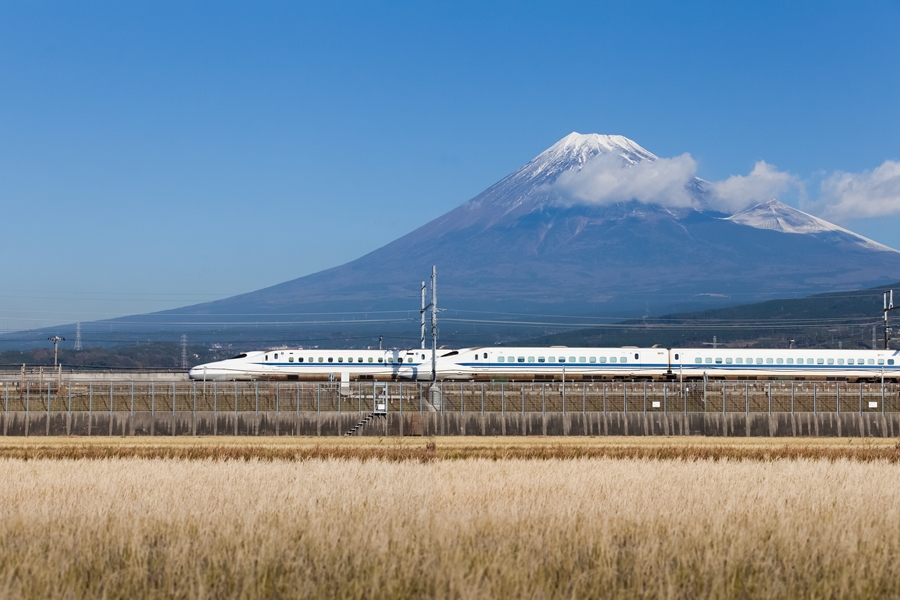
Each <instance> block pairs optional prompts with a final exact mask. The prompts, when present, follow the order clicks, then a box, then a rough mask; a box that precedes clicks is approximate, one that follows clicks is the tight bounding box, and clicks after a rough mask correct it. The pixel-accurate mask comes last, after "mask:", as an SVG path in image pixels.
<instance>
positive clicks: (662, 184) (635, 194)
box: [551, 154, 697, 207]
mask: <svg viewBox="0 0 900 600" xmlns="http://www.w3.org/2000/svg"><path fill="white" fill-rule="evenodd" d="M696 172H697V163H696V162H695V161H694V159H693V158H691V155H690V154H682V155H681V156H676V157H675V158H660V159H657V160H653V161H650V160H644V161H641V162H639V163H636V164H633V165H632V164H629V163H627V162H626V161H624V160H622V159H621V158H620V157H618V156H614V155H603V156H600V157H598V158H595V159H594V160H592V161H590V162H588V163H587V164H586V165H585V166H584V167H583V168H582V169H581V170H580V171H566V172H564V173H563V174H561V175H560V176H559V178H557V180H556V181H555V182H554V183H553V184H552V186H551V187H552V188H554V189H555V190H556V191H558V192H561V193H562V194H563V196H564V197H565V199H566V201H567V202H571V203H573V204H611V203H613V202H620V201H626V200H637V201H638V202H643V203H646V204H660V205H662V206H678V207H687V206H693V205H695V204H696V199H695V198H693V197H692V196H691V194H690V193H689V192H688V189H687V185H688V183H690V181H691V180H692V179H693V177H694V174H695V173H696Z"/></svg>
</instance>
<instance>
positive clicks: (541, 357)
mask: <svg viewBox="0 0 900 600" xmlns="http://www.w3.org/2000/svg"><path fill="white" fill-rule="evenodd" d="M538 362H547V359H546V358H544V357H543V356H538Z"/></svg>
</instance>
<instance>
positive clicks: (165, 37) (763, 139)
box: [0, 0, 900, 331]
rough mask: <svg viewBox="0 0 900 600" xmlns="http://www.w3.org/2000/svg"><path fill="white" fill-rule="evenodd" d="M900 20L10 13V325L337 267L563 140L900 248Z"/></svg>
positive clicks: (27, 9) (527, 10) (365, 9)
mask: <svg viewBox="0 0 900 600" xmlns="http://www.w3.org/2000/svg"><path fill="white" fill-rule="evenodd" d="M898 23H900V4H898V3H897V2H896V1H883V2H855V3H846V2H821V1H816V2H792V3H784V2H721V1H718V2H691V3H673V2H546V3H529V2H521V1H519V2H491V3H484V2H410V3H402V2H390V3H375V2H327V3H290V2H222V1H218V2H206V3H204V2H194V3H186V2H161V1H154V2H140V1H131V2H68V1H67V2H36V1H27V2H25V1H16V0H10V1H7V2H4V3H2V4H0V202H2V206H3V211H2V213H0V214H2V218H3V223H4V227H3V249H4V260H3V261H2V262H0V280H2V281H3V286H2V288H0V300H2V302H0V306H2V307H3V310H2V312H0V331H9V330H16V329H22V328H29V327H32V326H39V325H41V326H42V325H47V324H51V323H64V322H72V321H75V320H85V321H86V320H93V319H96V318H102V317H109V316H114V315H122V314H132V313H138V312H147V311H152V310H161V309H165V308H172V307H177V306H181V305H186V304H193V303H195V302H200V301H205V300H211V299H215V298H221V297H225V296H228V295H232V294H235V293H240V292H245V291H250V290H254V289H258V288H261V287H264V286H267V285H272V284H275V283H279V282H282V281H286V280H289V279H293V278H295V277H299V276H302V275H306V274H309V273H313V272H316V271H318V270H321V269H324V268H328V267H331V266H335V265H338V264H341V263H344V262H346V261H349V260H352V259H354V258H357V257H358V256H360V255H362V254H365V253H366V252H369V251H371V250H373V249H375V248H377V247H379V246H381V245H383V244H385V243H387V242H390V241H391V240H393V239H395V238H397V237H399V236H400V235H402V234H404V233H407V232H409V231H411V230H412V229H414V228H416V227H418V226H419V225H422V224H424V223H425V222H427V221H429V220H431V219H433V218H435V217H437V216H439V215H441V214H443V213H444V212H446V211H448V210H450V209H452V208H453V207H455V206H457V205H458V204H460V203H462V202H464V201H465V200H467V199H469V198H471V197H472V196H474V195H476V194H477V193H479V192H480V191H482V190H483V189H485V188H486V187H488V186H489V185H491V184H492V183H494V182H496V181H497V180H499V179H501V178H502V177H504V176H505V175H507V174H508V173H510V172H512V171H513V170H515V169H516V168H518V167H519V166H521V165H522V164H524V163H525V162H527V161H528V160H530V159H531V158H532V157H534V156H535V155H537V154H538V153H540V152H541V151H543V150H544V149H546V148H547V147H549V146H550V145H552V144H553V143H554V142H556V141H557V140H559V139H560V138H562V137H563V136H565V135H566V134H568V133H570V132H572V131H579V132H582V133H589V132H596V133H614V134H621V135H625V136H627V137H629V138H631V139H633V140H635V141H636V142H638V143H639V144H641V145H642V146H644V147H645V148H647V149H648V150H650V151H651V152H653V153H655V154H657V155H658V156H661V157H675V156H680V155H682V154H684V153H689V154H690V155H691V157H692V158H693V160H694V161H696V164H697V175H699V176H700V177H703V178H705V179H708V180H711V181H721V180H725V179H727V178H729V177H730V176H734V175H747V174H748V173H750V172H751V171H752V170H753V169H754V167H755V165H756V164H757V163H758V161H765V162H766V164H767V165H770V166H771V168H773V169H777V171H778V172H779V173H785V174H787V175H789V176H790V180H791V181H792V182H794V183H795V184H796V185H792V186H790V189H786V190H785V191H784V196H783V197H782V198H781V199H782V200H784V201H786V202H788V203H790V204H793V205H795V206H800V205H801V204H802V205H803V207H804V208H806V209H809V210H810V211H811V212H812V211H813V210H817V211H818V212H819V214H823V215H825V214H827V215H830V216H831V217H833V218H835V220H838V221H839V222H840V224H841V225H843V226H846V227H849V228H851V229H853V230H854V231H857V232H858V233H861V234H863V235H866V236H868V237H872V238H874V239H876V240H877V241H879V242H882V243H885V244H888V245H891V246H893V247H897V248H900V217H898V213H900V199H897V198H894V197H893V196H892V191H891V190H894V189H897V188H896V187H891V186H896V181H897V178H892V177H893V175H892V174H893V173H894V170H893V167H894V165H896V163H895V162H892V161H898V160H900V110H898V108H897V106H898V98H900V69H898V65H900V36H898V35H897V26H898ZM886 161H887V162H886ZM879 168H882V171H876V170H877V169H879ZM873 173H876V174H877V173H881V174H882V175H883V177H882V179H881V180H878V181H874V180H873V175H872V174H873ZM841 174H843V175H841ZM841 177H843V179H841ZM885 177H886V179H885ZM848 178H849V179H848ZM876 179H877V178H876ZM841 181H844V182H847V181H849V182H850V185H849V187H848V186H843V187H842V186H841V185H838V184H839V183H840V182H841ZM829 182H830V183H829ZM879 182H880V183H879ZM823 184H827V185H826V187H825V188H823V187H822V186H823ZM856 184H859V185H856ZM828 185H830V186H831V187H828ZM854 186H855V187H854ZM866 186H868V187H866ZM879 186H880V187H879ZM876 188H877V189H876ZM841 190H844V191H841ZM846 190H855V192H853V193H852V194H851V193H849V192H847V193H846V196H847V197H846V198H844V197H843V196H841V197H837V196H840V195H841V194H844V193H845V192H846ZM860 190H862V191H860ZM872 190H875V191H874V192H873V191H872ZM879 190H880V191H879ZM885 190H887V192H886V191H885ZM870 192H871V193H870ZM867 194H868V195H867ZM872 194H874V197H870V196H872ZM879 194H880V195H879ZM836 195H837V196H836ZM892 198H893V200H892ZM876 205H877V209H873V210H870V209H869V208H867V207H874V206H876ZM857 209H858V210H857ZM858 215H873V216H868V217H866V218H855V217H857V216H858ZM422 275H423V276H424V275H426V274H422ZM416 277H418V275H416Z"/></svg>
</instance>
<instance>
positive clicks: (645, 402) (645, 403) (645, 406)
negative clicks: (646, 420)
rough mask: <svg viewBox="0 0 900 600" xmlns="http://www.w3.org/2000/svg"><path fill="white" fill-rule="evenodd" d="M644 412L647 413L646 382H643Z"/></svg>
mask: <svg viewBox="0 0 900 600" xmlns="http://www.w3.org/2000/svg"><path fill="white" fill-rule="evenodd" d="M644 412H645V413H646V412H647V382H646V381H645V382H644Z"/></svg>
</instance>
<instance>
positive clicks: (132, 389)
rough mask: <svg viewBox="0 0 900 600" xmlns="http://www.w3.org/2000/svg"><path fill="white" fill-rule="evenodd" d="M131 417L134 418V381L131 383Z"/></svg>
mask: <svg viewBox="0 0 900 600" xmlns="http://www.w3.org/2000/svg"><path fill="white" fill-rule="evenodd" d="M131 416H132V417H133V416H134V380H132V381H131Z"/></svg>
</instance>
